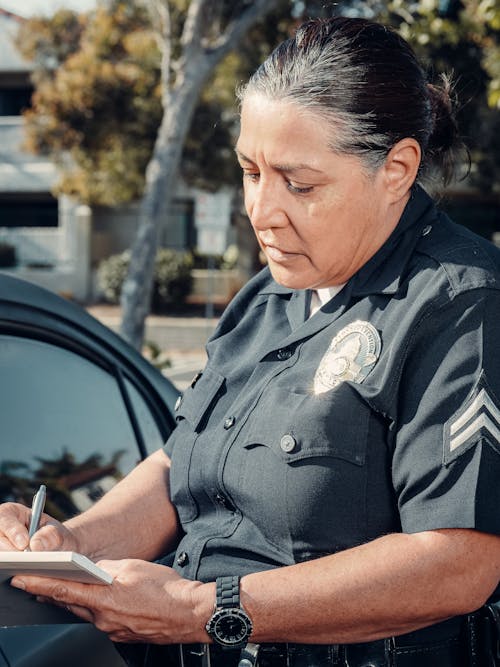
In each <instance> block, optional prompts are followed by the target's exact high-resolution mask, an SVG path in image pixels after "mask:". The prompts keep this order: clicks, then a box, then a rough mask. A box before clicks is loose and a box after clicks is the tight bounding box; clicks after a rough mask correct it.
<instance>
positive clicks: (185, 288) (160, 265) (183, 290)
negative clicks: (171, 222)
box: [152, 248, 193, 310]
mask: <svg viewBox="0 0 500 667" xmlns="http://www.w3.org/2000/svg"><path fill="white" fill-rule="evenodd" d="M192 268H193V258H192V255H191V254H190V253H186V252H178V251H176V250H170V249H169V248H160V250H158V253H157V255H156V261H155V273H154V287H153V301H152V307H153V310H162V309H163V308H164V307H165V306H168V305H169V304H172V303H184V301H185V300H186V297H187V295H188V294H189V292H190V291H191V287H192V285H193V279H192V277H191V269H192Z"/></svg>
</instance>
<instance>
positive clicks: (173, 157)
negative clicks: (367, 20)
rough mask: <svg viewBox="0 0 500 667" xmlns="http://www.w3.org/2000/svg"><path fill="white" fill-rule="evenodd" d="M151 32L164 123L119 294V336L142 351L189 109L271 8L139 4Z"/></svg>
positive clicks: (164, 0)
mask: <svg viewBox="0 0 500 667" xmlns="http://www.w3.org/2000/svg"><path fill="white" fill-rule="evenodd" d="M144 1H145V4H146V5H147V6H148V8H149V10H150V12H151V13H152V15H153V17H154V18H153V25H155V26H158V32H157V39H158V44H159V47H160V50H161V53H162V61H161V72H162V79H161V80H162V107H163V115H162V119H161V123H160V126H159V129H158V134H157V136H156V140H155V145H154V149H153V154H152V157H151V159H150V161H149V163H148V167H147V170H146V185H145V191H144V195H143V198H142V205H141V212H140V221H139V228H138V234H137V238H136V241H135V243H134V245H133V247H132V254H131V262H130V268H129V273H128V276H127V279H126V281H125V284H124V286H123V290H122V295H121V305H122V313H123V319H122V324H121V333H122V335H123V336H124V337H125V338H126V339H127V340H128V341H129V342H130V343H132V345H134V346H135V347H137V348H139V347H140V346H141V344H142V339H143V335H144V322H145V319H146V316H147V314H148V311H149V306H150V298H151V289H152V283H153V267H154V257H155V255H156V248H157V238H158V229H159V225H160V221H161V211H162V208H163V207H165V206H166V205H167V204H168V203H169V201H170V200H171V198H172V189H173V184H174V179H175V177H176V174H177V171H178V166H179V163H180V159H181V153H182V147H183V145H184V140H185V138H186V135H187V132H188V129H189V126H190V122H191V119H192V116H193V113H194V109H195V106H196V103H197V100H198V98H199V96H200V93H201V91H202V89H203V87H204V85H205V84H206V83H207V81H208V79H209V77H210V75H211V74H212V73H213V71H214V69H215V67H216V66H217V65H218V64H219V63H220V62H221V60H222V59H223V57H224V56H226V55H227V53H228V52H229V51H231V50H232V49H234V48H235V46H236V45H237V44H238V42H239V41H240V40H241V38H242V37H243V35H244V34H245V33H246V32H247V30H249V29H250V28H251V27H252V26H253V25H254V24H255V23H256V22H257V20H258V19H260V18H262V17H264V16H265V15H266V14H267V13H268V12H270V11H271V10H272V9H273V8H274V6H275V5H276V3H277V1H278V0H190V1H188V0H176V1H174V0H172V1H171V2H169V1H168V0H144Z"/></svg>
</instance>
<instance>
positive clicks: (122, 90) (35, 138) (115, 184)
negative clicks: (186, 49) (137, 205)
mask: <svg viewBox="0 0 500 667" xmlns="http://www.w3.org/2000/svg"><path fill="white" fill-rule="evenodd" d="M74 17H75V15H74V14H73V13H72V12H58V13H57V14H56V15H55V16H54V17H53V18H51V19H36V21H35V24H34V25H33V26H32V25H31V21H28V22H27V23H26V25H25V28H24V30H25V32H27V33H28V32H30V31H31V30H32V29H37V27H38V26H39V24H40V26H39V27H40V31H41V33H42V34H43V35H44V39H43V40H39V42H42V44H41V45H40V44H39V43H38V42H37V43H36V44H35V45H31V46H30V49H29V50H28V51H27V52H26V53H25V55H30V54H31V55H35V56H36V57H38V58H39V60H38V62H39V65H40V68H42V70H43V72H44V75H43V76H42V75H41V74H40V73H39V74H38V76H37V79H36V90H35V94H34V96H33V108H32V109H31V110H29V111H27V112H26V114H25V120H26V126H27V143H28V147H29V148H31V150H33V151H34V152H36V153H48V154H50V155H51V156H52V157H54V158H55V159H56V161H58V162H59V163H60V164H61V165H62V166H63V167H64V169H63V174H64V175H63V177H62V180H61V182H60V184H59V190H60V191H62V192H65V193H67V194H70V195H76V196H78V197H79V199H80V200H82V201H84V202H88V203H99V204H104V205H113V204H116V203H118V202H122V201H128V200H130V199H136V198H138V197H140V196H141V194H142V190H143V187H144V172H145V169H146V165H147V163H148V161H149V158H150V155H151V151H152V146H153V143H154V140H155V137H156V132H157V128H158V125H159V122H160V120H161V116H162V108H161V100H160V85H159V77H160V70H159V59H160V55H159V51H158V48H157V44H156V40H155V37H154V33H153V31H152V29H151V27H150V26H149V18H148V15H147V13H146V11H145V10H144V9H143V8H141V7H139V6H136V5H135V3H128V2H116V3H114V7H113V12H112V13H109V12H107V11H106V10H105V9H104V8H103V7H98V9H97V10H96V11H95V12H94V13H93V14H91V15H88V16H87V17H85V18H83V17H81V18H80V23H79V24H78V27H80V28H81V30H80V32H78V31H77V30H76V28H75V18H74ZM66 30H68V31H69V32H70V33H71V34H73V36H74V39H75V41H74V43H73V46H72V48H71V49H69V48H65V49H57V45H58V44H59V42H60V37H61V35H65V34H66ZM50 39H52V42H53V44H52V46H53V50H54V51H57V60H58V61H59V62H60V63H61V65H60V66H59V67H58V68H57V69H50V68H49V67H47V66H46V61H47V58H45V57H41V55H40V54H41V53H46V52H49V51H50V49H49V48H48V47H47V46H46V43H47V42H50ZM42 46H43V49H42Z"/></svg>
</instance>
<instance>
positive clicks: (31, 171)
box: [0, 3, 233, 302]
mask: <svg viewBox="0 0 500 667" xmlns="http://www.w3.org/2000/svg"><path fill="white" fill-rule="evenodd" d="M23 20H24V19H23V18H21V17H20V16H17V15H15V14H13V13H12V12H8V11H6V10H3V9H2V8H1V3H0V246H1V245H2V244H8V245H11V246H13V247H14V248H15V255H16V265H15V266H13V267H6V266H5V265H3V266H2V259H1V253H0V270H1V271H9V272H13V273H15V274H16V275H17V276H19V277H21V278H24V279H26V280H30V281H32V282H36V283H37V284H40V285H42V286H44V287H47V288H48V289H52V290H53V291H56V292H58V293H62V294H64V295H67V296H69V297H72V298H75V299H76V300H78V301H82V302H85V301H89V300H91V299H92V298H93V296H94V293H95V287H94V286H95V280H94V275H95V272H96V269H97V267H98V265H99V263H100V261H101V260H103V259H105V258H106V257H109V255H112V254H116V253H120V252H123V251H124V250H126V249H128V248H129V247H130V246H131V244H132V242H133V240H134V238H135V233H136V229H137V222H138V213H139V206H138V204H130V205H124V206H119V207H114V208H107V207H100V206H97V207H94V208H92V209H90V208H89V207H87V206H81V205H79V203H78V202H77V201H74V200H71V199H70V198H68V197H66V196H62V197H54V196H53V194H52V192H53V191H54V188H55V185H56V183H57V181H58V172H57V168H56V166H55V165H54V164H53V163H52V162H51V161H50V160H48V159H47V158H44V157H41V156H35V155H33V154H31V153H28V152H27V151H26V150H25V148H24V147H23V144H24V136H23V118H22V115H21V114H22V112H23V110H24V109H26V108H29V106H30V100H31V95H32V93H33V85H32V83H31V73H32V71H33V64H32V63H31V62H28V61H26V60H24V59H23V57H22V56H21V55H20V54H19V52H18V50H17V49H16V46H15V43H14V40H15V36H16V32H17V30H18V28H19V25H20V22H21V21H23ZM176 194H177V197H176V198H175V200H174V202H173V204H172V206H171V208H170V210H168V211H167V210H166V211H165V214H164V224H163V226H162V229H161V230H160V245H161V246H164V247H170V248H175V249H178V250H185V249H190V250H193V249H195V248H196V249H198V250H199V251H201V252H208V253H213V254H222V253H223V252H224V250H225V249H226V247H227V246H228V245H229V244H230V243H231V242H232V240H233V237H232V234H231V228H230V224H229V223H230V213H231V200H232V195H233V193H232V191H231V190H230V189H227V190H223V191H221V192H218V193H216V194H209V193H206V192H202V191H200V190H196V189H193V188H189V187H187V186H186V185H184V184H183V183H179V184H178V186H177V193H176ZM0 250H1V248H0Z"/></svg>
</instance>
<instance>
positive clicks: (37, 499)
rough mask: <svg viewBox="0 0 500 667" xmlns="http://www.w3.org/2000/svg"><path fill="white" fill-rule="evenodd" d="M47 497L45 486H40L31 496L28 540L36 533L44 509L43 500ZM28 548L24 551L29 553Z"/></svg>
mask: <svg viewBox="0 0 500 667" xmlns="http://www.w3.org/2000/svg"><path fill="white" fill-rule="evenodd" d="M46 497H47V488H46V486H45V484H41V485H40V488H39V489H38V491H37V492H36V493H35V495H34V496H33V502H32V504H31V520H30V527H29V531H28V533H29V538H30V540H31V538H32V537H33V535H34V534H35V533H36V531H37V530H38V529H39V528H40V519H41V518H42V513H43V510H44V508H45V498H46ZM29 550H30V549H29V546H28V547H27V548H26V551H29Z"/></svg>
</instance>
